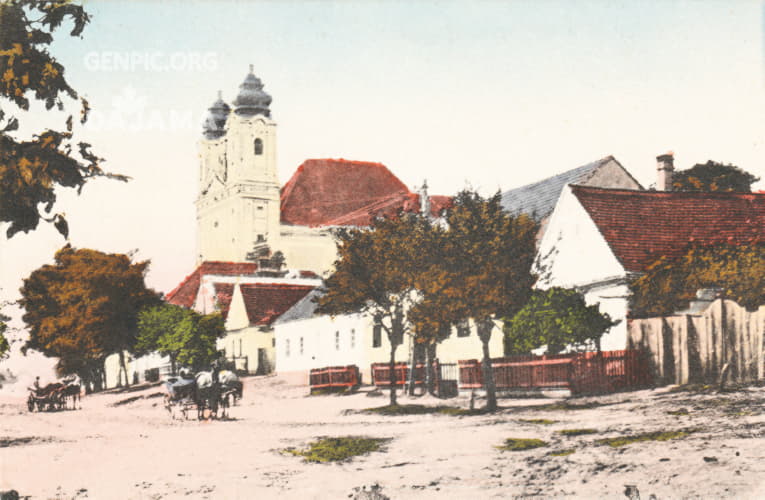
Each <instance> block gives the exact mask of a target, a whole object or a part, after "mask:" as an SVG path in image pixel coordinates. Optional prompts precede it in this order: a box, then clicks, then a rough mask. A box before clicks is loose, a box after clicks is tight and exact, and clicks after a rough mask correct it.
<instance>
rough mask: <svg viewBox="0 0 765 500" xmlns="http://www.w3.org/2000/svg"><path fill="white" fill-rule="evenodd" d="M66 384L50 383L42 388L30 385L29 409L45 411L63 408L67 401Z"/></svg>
mask: <svg viewBox="0 0 765 500" xmlns="http://www.w3.org/2000/svg"><path fill="white" fill-rule="evenodd" d="M64 388H65V386H64V384H58V383H56V384H48V385H47V386H45V387H42V388H39V389H38V388H34V387H29V388H28V389H29V397H28V398H27V408H28V409H29V411H35V408H37V411H43V410H55V409H58V410H60V409H62V408H63V407H64V405H65V403H66V397H65V395H64Z"/></svg>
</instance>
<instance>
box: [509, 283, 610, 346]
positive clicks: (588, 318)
mask: <svg viewBox="0 0 765 500" xmlns="http://www.w3.org/2000/svg"><path fill="white" fill-rule="evenodd" d="M616 324H618V321H612V320H611V318H610V316H609V315H608V314H605V313H601V312H600V311H599V308H598V305H597V304H595V305H591V306H588V305H587V304H586V303H585V301H584V297H582V295H581V294H580V293H579V292H577V291H576V290H569V289H566V288H557V287H555V288H550V289H549V290H534V291H533V292H532V294H531V298H530V299H529V301H528V302H527V303H526V305H525V306H523V308H522V309H521V310H520V311H518V312H517V313H516V314H515V316H513V317H512V318H510V319H509V320H507V321H505V327H504V331H505V353H506V354H527V353H530V352H531V351H532V350H534V349H537V348H539V347H542V346H544V345H546V346H547V352H548V353H551V354H556V353H558V352H560V351H561V350H563V348H564V347H565V346H567V345H572V346H575V347H580V348H587V347H589V346H593V345H594V346H596V347H597V350H598V351H599V350H600V338H601V337H602V336H603V334H604V333H606V332H607V331H608V330H609V329H610V328H611V327H612V326H615V325H616Z"/></svg>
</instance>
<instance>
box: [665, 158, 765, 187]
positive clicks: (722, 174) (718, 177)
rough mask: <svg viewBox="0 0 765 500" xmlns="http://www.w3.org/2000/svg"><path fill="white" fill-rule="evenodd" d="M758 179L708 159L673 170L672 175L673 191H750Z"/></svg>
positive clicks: (731, 166)
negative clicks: (688, 166)
mask: <svg viewBox="0 0 765 500" xmlns="http://www.w3.org/2000/svg"><path fill="white" fill-rule="evenodd" d="M758 180H759V179H758V178H757V177H755V176H754V175H752V174H750V173H749V172H746V171H744V170H742V169H740V168H738V167H735V166H733V165H723V164H722V163H717V162H714V161H712V160H709V161H708V162H706V163H697V164H696V165H694V166H693V167H691V168H689V169H688V170H681V171H678V172H675V174H674V176H673V177H672V189H673V190H674V191H738V192H746V193H748V192H750V191H751V190H752V184H754V183H755V182H757V181H758Z"/></svg>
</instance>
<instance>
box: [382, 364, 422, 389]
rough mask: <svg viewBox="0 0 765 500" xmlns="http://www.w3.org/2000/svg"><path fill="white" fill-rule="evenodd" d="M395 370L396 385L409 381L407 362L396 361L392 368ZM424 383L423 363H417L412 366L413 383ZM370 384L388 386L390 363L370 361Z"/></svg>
mask: <svg viewBox="0 0 765 500" xmlns="http://www.w3.org/2000/svg"><path fill="white" fill-rule="evenodd" d="M393 369H394V370H395V372H396V386H397V387H398V386H400V385H404V384H406V383H407V382H408V381H409V363H396V364H395V365H394V368H393ZM424 383H425V365H424V364H422V363H418V364H417V365H415V367H414V384H415V385H422V384H424ZM372 384H374V385H376V386H377V387H390V364H389V363H372Z"/></svg>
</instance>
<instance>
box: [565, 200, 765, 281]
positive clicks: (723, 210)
mask: <svg viewBox="0 0 765 500" xmlns="http://www.w3.org/2000/svg"><path fill="white" fill-rule="evenodd" d="M571 189H572V190H573V192H574V194H575V195H576V197H577V198H578V199H579V202H580V203H581V204H582V206H583V207H584V209H585V210H586V211H587V213H588V214H589V215H590V217H591V218H592V220H593V221H594V222H595V225H596V226H597V227H598V230H599V231H600V233H601V234H602V235H603V237H604V238H605V239H606V241H607V242H608V245H609V246H610V247H611V250H612V251H613V252H614V255H616V257H617V258H618V259H619V262H621V264H622V266H624V268H625V269H626V270H627V271H632V272H640V271H643V270H645V269H646V268H647V267H648V265H650V264H651V263H652V262H654V261H655V260H656V259H658V258H659V257H662V256H665V255H666V256H669V257H679V256H680V255H682V254H683V253H684V251H685V250H686V249H687V247H688V246H689V245H712V244H716V243H729V244H743V243H749V242H752V241H765V195H764V194H760V193H722V192H712V193H687V192H662V191H626V190H620V189H602V188H592V187H585V186H571Z"/></svg>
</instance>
